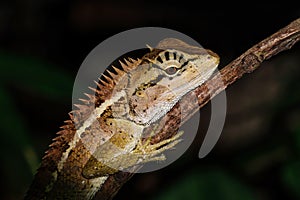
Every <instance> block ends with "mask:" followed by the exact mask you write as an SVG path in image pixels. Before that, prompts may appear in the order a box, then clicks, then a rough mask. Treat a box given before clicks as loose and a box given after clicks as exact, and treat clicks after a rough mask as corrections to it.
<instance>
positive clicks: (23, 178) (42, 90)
mask: <svg viewBox="0 0 300 200" xmlns="http://www.w3.org/2000/svg"><path fill="white" fill-rule="evenodd" d="M0 69H1V71H0V83H1V84H0V110H1V115H0V123H1V124H0V132H1V134H2V135H1V136H2V137H1V140H0V151H1V152H2V154H1V155H2V156H1V157H0V159H1V163H4V164H3V165H1V171H2V175H3V176H4V177H3V178H2V179H3V182H5V183H6V184H5V186H4V190H5V192H7V193H11V194H10V195H12V196H10V197H9V198H12V199H15V198H20V197H21V196H22V195H24V192H25V190H26V189H27V186H28V184H29V183H30V181H31V179H32V175H33V173H34V172H35V170H36V168H37V166H38V165H39V161H38V160H39V159H38V158H37V156H36V150H35V149H34V148H33V141H34V138H32V137H31V134H30V131H31V130H30V127H29V125H28V124H27V123H26V121H28V120H26V118H28V117H30V116H26V115H24V114H23V113H22V112H21V109H20V108H18V107H17V103H16V102H17V101H18V99H16V98H15V96H16V94H13V93H12V92H11V90H10V88H15V89H16V90H17V91H24V92H26V93H30V94H35V96H36V97H38V96H44V97H45V98H46V99H50V100H53V101H59V100H62V99H66V98H67V97H68V98H70V96H71V92H72V84H73V80H72V79H71V77H70V75H69V74H67V73H66V72H64V71H63V70H61V69H59V68H58V67H57V66H52V65H50V64H47V63H45V62H43V61H41V60H37V59H34V58H27V57H19V56H16V55H9V54H5V53H3V52H2V53H0ZM17 95H18V94H17ZM6 195H7V194H6Z"/></svg>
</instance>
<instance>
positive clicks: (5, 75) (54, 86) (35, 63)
mask: <svg viewBox="0 0 300 200" xmlns="http://www.w3.org/2000/svg"><path fill="white" fill-rule="evenodd" d="M0 69H1V73H0V81H1V82H6V83H13V84H15V85H17V86H18V87H25V88H27V89H30V90H34V91H35V92H37V93H38V94H41V95H44V96H46V97H47V98H50V99H53V98H54V99H55V98H56V99H59V98H62V97H70V96H71V95H70V93H71V92H72V87H73V81H74V80H72V78H71V77H70V75H69V74H68V73H66V72H65V71H64V70H62V69H59V68H58V67H57V66H52V65H49V64H46V63H45V62H43V61H41V60H38V59H33V58H28V57H17V56H15V55H9V54H4V53H1V54H0Z"/></svg>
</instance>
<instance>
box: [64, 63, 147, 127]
mask: <svg viewBox="0 0 300 200" xmlns="http://www.w3.org/2000/svg"><path fill="white" fill-rule="evenodd" d="M141 61H142V60H141V59H137V60H135V59H132V58H128V59H124V61H123V62H122V61H119V62H120V64H121V67H122V69H120V68H117V67H115V66H111V69H112V70H109V69H106V70H105V72H104V73H102V74H101V77H100V78H98V80H97V81H94V82H95V84H96V87H89V89H90V90H91V91H92V94H87V93H84V94H85V95H86V96H87V99H79V100H80V101H81V102H82V104H74V106H75V107H76V109H75V110H73V111H72V112H70V114H69V115H70V118H71V120H72V121H73V122H74V123H75V124H77V123H79V122H81V121H84V120H85V119H86V118H87V117H88V116H89V115H90V114H91V112H92V111H93V109H94V108H95V106H98V105H100V104H101V103H102V102H103V101H105V100H106V99H108V98H110V97H111V95H112V92H113V90H114V88H115V86H116V84H118V82H119V81H120V80H121V78H122V77H123V76H124V75H125V74H126V73H128V72H129V71H130V70H132V69H134V68H136V67H137V66H139V64H140V63H141Z"/></svg>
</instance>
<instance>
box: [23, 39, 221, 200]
mask: <svg viewBox="0 0 300 200" xmlns="http://www.w3.org/2000/svg"><path fill="white" fill-rule="evenodd" d="M120 64H121V67H120V68H117V67H114V66H111V68H110V69H107V70H106V73H103V74H102V76H101V78H99V80H97V81H95V83H96V85H97V87H96V88H91V89H92V91H93V94H86V96H87V98H86V99H80V100H81V102H82V103H81V104H78V105H76V107H77V109H75V110H73V111H71V112H70V113H69V119H68V120H66V121H65V122H64V125H63V126H61V130H60V131H59V132H58V133H57V136H56V137H55V138H54V139H53V143H52V144H50V145H49V149H48V150H47V151H46V152H45V155H44V157H43V158H42V162H41V165H40V167H39V169H38V170H37V173H36V174H35V176H34V179H33V181H32V183H31V185H30V187H29V189H28V191H27V193H26V194H25V198H24V199H93V198H94V197H95V195H96V194H97V197H99V196H100V197H101V194H100V195H99V191H101V189H103V187H104V186H105V184H106V181H107V180H108V179H109V178H110V177H111V176H113V175H115V174H116V173H118V172H120V171H122V170H129V171H130V169H135V167H136V166H140V165H143V164H145V163H148V162H153V161H164V160H166V159H167V158H166V157H165V155H164V152H165V151H166V150H168V149H171V148H174V147H175V146H176V144H178V143H179V142H180V141H181V139H180V137H181V135H182V134H183V132H182V131H179V132H178V133H174V134H172V136H171V137H169V138H164V139H162V140H161V141H159V142H156V143H152V142H150V141H151V137H152V136H153V135H155V134H156V132H157V128H155V127H157V126H154V125H155V124H158V123H159V120H160V119H161V118H162V117H163V116H165V115H166V114H167V113H168V112H169V111H170V110H171V109H172V107H174V106H175V105H176V103H178V101H179V100H180V99H181V98H182V97H183V96H184V95H185V94H187V93H188V92H189V91H191V90H192V89H194V88H196V87H197V86H199V85H201V84H203V83H204V82H205V81H206V80H207V79H209V77H210V76H211V75H212V74H213V72H214V71H215V70H216V68H217V66H218V64H219V56H218V55H217V54H216V53H214V52H213V51H211V50H208V49H204V48H200V47H197V46H192V45H189V44H187V43H185V42H183V41H181V40H179V39H175V38H166V39H164V40H162V41H160V42H159V43H158V44H157V46H156V47H155V48H152V47H149V52H147V53H146V54H145V55H144V56H142V57H141V58H137V59H132V58H127V59H124V60H123V61H120ZM149 128H150V129H152V130H151V133H150V135H148V138H147V137H146V138H145V136H144V132H145V130H148V129H149Z"/></svg>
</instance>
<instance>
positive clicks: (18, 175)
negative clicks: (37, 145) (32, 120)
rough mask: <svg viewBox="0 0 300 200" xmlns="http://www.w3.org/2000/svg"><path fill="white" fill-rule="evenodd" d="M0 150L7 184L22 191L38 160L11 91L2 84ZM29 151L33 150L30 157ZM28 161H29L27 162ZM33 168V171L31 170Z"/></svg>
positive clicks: (0, 96) (0, 88)
mask: <svg viewBox="0 0 300 200" xmlns="http://www.w3.org/2000/svg"><path fill="white" fill-rule="evenodd" d="M0 109H1V112H2V114H1V115H0V122H1V126H0V132H1V140H0V151H1V152H2V154H1V157H0V159H1V163H5V164H4V165H1V168H2V170H3V171H4V174H3V176H4V177H2V179H3V180H5V183H6V186H7V187H8V188H10V189H12V190H13V191H14V192H21V190H20V188H23V187H25V185H26V184H27V183H28V181H29V180H30V178H31V175H32V171H33V170H35V169H36V167H37V165H38V162H37V158H36V155H35V154H34V151H33V149H32V145H31V144H30V142H29V141H31V140H30V138H29V134H28V133H29V131H28V129H27V127H26V125H25V124H24V120H23V119H22V115H21V113H19V112H18V110H17V109H16V107H15V105H14V101H13V99H12V98H11V97H10V96H9V93H8V92H7V91H5V89H4V88H2V87H1V86H0ZM28 152H32V153H31V155H30V157H28V156H27V155H28ZM26 162H27V163H26ZM30 170H31V171H30ZM23 189H24V188H23Z"/></svg>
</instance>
